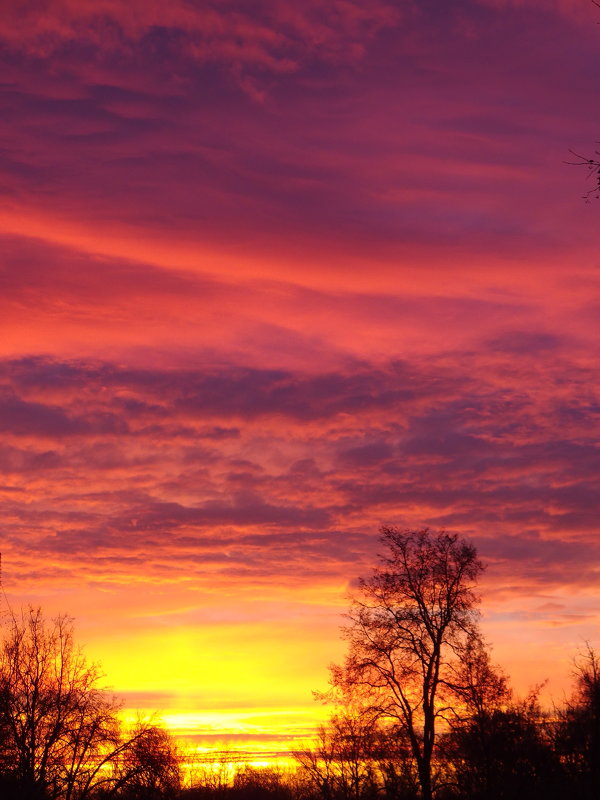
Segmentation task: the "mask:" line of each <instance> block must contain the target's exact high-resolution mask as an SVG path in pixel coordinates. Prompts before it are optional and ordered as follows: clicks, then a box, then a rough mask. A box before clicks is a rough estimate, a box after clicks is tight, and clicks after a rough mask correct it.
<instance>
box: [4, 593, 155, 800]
mask: <svg viewBox="0 0 600 800" xmlns="http://www.w3.org/2000/svg"><path fill="white" fill-rule="evenodd" d="M101 677H102V676H101V673H100V670H99V668H98V666H97V665H95V664H90V663H89V662H88V661H87V659H86V657H85V655H84V654H83V653H82V651H81V649H79V648H78V647H77V646H76V645H75V642H74V638H73V624H72V620H71V619H70V618H68V617H64V616H63V617H57V618H56V619H54V620H51V621H50V622H47V621H46V620H45V619H44V617H43V615H42V613H41V611H40V610H39V609H33V608H30V609H29V610H28V611H26V612H22V614H21V618H20V619H17V618H16V617H13V618H12V622H11V623H10V626H9V630H8V632H7V634H6V635H5V637H4V640H3V641H2V643H1V645H0V737H1V748H0V751H1V752H2V757H1V759H0V771H1V772H2V774H3V776H4V783H5V784H7V785H10V786H11V787H14V792H13V794H14V796H15V797H18V798H19V799H20V800H21V799H23V800H25V798H27V800H29V798H42V797H43V798H50V800H86V798H88V797H90V796H91V795H92V794H93V793H94V792H97V791H98V790H99V789H102V790H104V791H105V793H108V792H114V791H115V790H116V789H117V788H118V787H120V786H123V785H125V784H126V782H127V779H128V777H129V776H132V775H139V774H140V772H141V763H142V762H141V760H140V757H139V755H138V754H139V753H140V752H142V750H143V748H146V751H147V752H149V751H151V750H152V749H154V750H156V748H149V745H150V744H152V742H153V741H154V739H155V738H156V737H154V734H153V727H152V726H148V725H147V726H138V727H137V728H136V729H135V730H134V731H133V732H132V734H131V735H129V736H124V735H123V732H122V729H121V724H120V721H119V718H118V711H119V708H120V705H119V703H118V702H117V701H116V700H115V698H114V697H112V696H111V695H110V694H109V693H108V692H107V691H106V690H104V689H103V688H101V686H100V685H99V684H100V680H101ZM153 737H154V738H153ZM123 765H125V766H126V769H124V768H123ZM145 766H146V771H147V770H148V763H146V765H145ZM5 794H6V793H5Z"/></svg>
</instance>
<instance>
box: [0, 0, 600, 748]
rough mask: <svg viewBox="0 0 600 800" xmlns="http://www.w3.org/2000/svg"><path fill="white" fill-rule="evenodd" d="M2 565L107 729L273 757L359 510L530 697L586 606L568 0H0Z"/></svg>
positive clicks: (581, 296)
mask: <svg viewBox="0 0 600 800" xmlns="http://www.w3.org/2000/svg"><path fill="white" fill-rule="evenodd" d="M0 6H1V11H2V13H1V14H0V47H1V52H2V69H1V72H0V81H1V83H2V107H1V113H0V192H1V195H2V202H1V203H0V235H1V248H2V249H1V253H2V257H1V259H0V282H1V283H0V285H1V291H0V304H1V310H0V325H1V328H2V330H1V334H0V428H1V431H2V437H1V440H0V469H1V472H2V474H1V476H0V498H1V502H2V514H1V518H0V519H1V528H0V549H1V551H2V564H3V575H2V577H3V585H4V589H5V592H6V595H7V597H8V600H9V601H10V603H11V604H12V606H13V607H14V608H18V607H19V606H20V605H21V604H27V603H33V604H41V605H42V607H43V608H44V610H45V612H46V613H47V614H48V615H52V614H55V613H58V612H67V613H69V614H72V615H73V616H74V617H75V619H76V626H77V636H78V640H79V641H81V642H83V643H85V646H86V652H87V653H88V655H89V656H90V658H92V659H98V660H100V661H101V662H102V665H103V668H104V671H105V673H106V682H107V684H109V685H111V686H113V687H114V689H115V691H116V692H117V693H118V694H119V695H121V696H122V697H124V698H125V702H126V706H127V708H128V709H136V708H142V709H157V710H158V711H159V713H160V714H162V715H163V717H164V719H165V720H166V722H167V723H168V724H169V725H170V726H171V727H172V728H173V729H174V730H175V731H177V732H183V733H186V734H189V735H192V734H193V735H194V736H196V737H197V738H196V741H199V742H201V743H203V744H204V745H206V746H210V745H211V744H215V743H218V744H222V743H227V744H228V746H231V747H237V746H240V747H255V748H257V749H264V750H278V749H285V748H286V747H287V746H291V745H292V744H293V743H294V742H295V741H297V739H298V737H300V738H302V737H306V736H308V735H309V734H310V731H311V730H312V728H313V727H314V725H315V724H316V722H317V721H318V720H319V719H322V718H323V716H324V715H325V714H326V713H327V710H326V709H323V708H322V707H321V706H319V705H318V704H316V703H315V702H314V701H313V699H312V695H311V690H313V689H323V688H326V685H327V680H328V664H330V663H331V662H333V661H336V660H339V659H341V657H342V655H343V651H344V643H343V642H342V641H341V639H340V635H339V626H340V624H341V622H342V618H341V615H342V613H343V612H344V610H345V609H346V608H347V605H348V599H347V597H348V592H349V591H351V590H352V587H353V585H355V584H356V579H357V577H358V576H360V575H363V576H366V575H368V574H369V571H370V569H371V567H372V565H373V564H374V563H375V560H376V553H377V552H378V542H377V532H378V528H379V527H380V525H381V524H384V523H386V524H396V525H399V526H401V527H410V528H413V527H423V526H430V527H433V528H436V529H437V528H446V529H447V530H449V531H453V532H457V533H460V534H462V535H464V536H466V537H467V538H469V539H470V540H472V541H473V542H474V543H475V544H476V545H477V547H478V549H479V552H480V554H481V556H482V558H483V559H484V561H485V562H486V564H487V565H488V566H487V571H486V573H485V576H484V579H483V581H482V583H481V587H480V590H481V596H482V610H483V614H484V616H483V625H484V630H485V632H486V634H487V636H488V638H489V640H490V642H492V643H493V645H494V651H493V653H494V658H495V660H496V661H498V662H499V663H500V664H502V665H503V666H504V668H505V669H506V670H507V671H508V672H509V674H510V675H511V676H512V678H513V682H514V685H515V686H516V688H517V689H518V690H519V691H526V690H527V689H528V687H530V686H531V685H532V684H535V683H539V682H541V681H543V680H544V679H546V678H548V679H549V683H548V687H547V690H546V691H547V692H548V693H549V694H548V696H554V697H556V698H557V699H560V698H561V697H562V696H563V692H564V691H565V690H567V687H568V684H569V672H570V668H571V665H570V660H571V658H572V657H573V655H574V654H575V652H576V651H577V648H579V647H581V646H582V645H583V643H584V641H585V640H589V641H590V642H592V643H598V642H599V639H600V637H599V635H598V624H599V622H600V537H599V535H598V534H599V526H600V521H599V520H600V517H599V511H600V449H599V443H598V434H599V432H600V384H599V380H598V375H599V373H598V368H599V355H600V353H599V345H598V341H599V329H600V270H599V265H600V255H599V253H598V241H599V230H600V202H597V201H595V200H592V202H591V203H588V204H586V203H585V202H584V200H583V199H581V196H582V194H583V193H584V192H585V191H587V190H588V189H589V188H591V187H592V186H593V181H592V182H590V181H589V180H588V181H586V173H585V170H583V171H582V170H580V169H577V168H575V167H569V166H566V165H565V164H564V163H563V162H564V161H566V160H569V158H570V155H569V149H570V148H572V149H573V150H575V151H576V152H580V153H584V154H587V153H589V154H593V151H594V148H595V147H596V146H597V145H595V142H596V140H597V139H598V138H599V134H600V118H599V115H598V92H599V90H600V70H599V64H600V27H598V25H597V22H600V9H598V8H596V7H595V6H594V4H593V3H592V2H588V0H394V1H392V0H301V2H300V0H299V1H298V2H291V0H256V1H255V0H169V2H168V3H167V2H163V1H162V0H87V1H85V0H36V1H35V2H34V0H20V2H16V0H4V1H3V2H1V3H0Z"/></svg>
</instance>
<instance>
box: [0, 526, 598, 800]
mask: <svg viewBox="0 0 600 800" xmlns="http://www.w3.org/2000/svg"><path fill="white" fill-rule="evenodd" d="M381 542H382V545H383V548H384V550H383V552H382V555H381V556H380V558H379V563H378V564H377V565H376V567H375V568H374V570H373V572H372V574H371V575H370V576H369V577H368V578H367V579H364V580H361V581H360V584H359V589H358V591H357V593H356V595H355V597H354V599H353V601H352V605H351V608H350V611H349V614H348V620H349V622H348V625H347V626H346V628H345V631H344V635H345V638H346V640H347V641H348V652H347V656H346V658H345V660H344V662H343V663H342V664H340V665H337V666H334V667H333V668H332V677H331V688H330V690H329V691H328V692H327V693H325V694H324V695H321V697H320V699H321V700H323V701H324V702H327V703H329V704H331V706H332V709H333V713H332V716H331V718H330V721H329V723H328V724H327V725H325V726H323V727H322V728H321V729H320V730H319V731H318V735H317V737H316V738H315V741H314V742H313V743H312V744H311V745H310V746H307V747H306V748H304V749H302V750H301V751H299V752H297V753H295V754H294V755H295V761H296V767H295V769H289V770H286V771H283V770H278V769H252V768H251V767H249V766H247V765H243V764H242V765H241V766H237V767H236V766H235V765H234V764H233V763H232V762H231V761H229V760H227V759H225V760H224V761H222V763H220V764H219V763H212V764H211V763H207V762H198V760H197V757H194V756H193V754H191V753H190V752H189V750H187V751H186V750H185V749H182V747H181V746H180V745H179V744H178V743H177V742H176V741H175V740H174V739H173V738H172V737H171V736H170V735H169V733H168V732H167V731H166V730H165V729H164V728H163V727H161V726H160V725H158V724H156V723H155V722H152V721H151V720H150V721H149V720H139V721H138V722H137V723H136V724H134V725H133V726H130V727H129V728H127V727H125V726H124V724H123V722H122V721H121V718H120V715H119V710H120V705H119V703H118V702H117V701H116V700H115V698H113V697H112V696H111V695H110V694H109V693H107V692H106V691H105V690H104V689H102V688H101V674H100V672H99V670H98V668H97V666H95V665H93V664H90V663H89V662H88V661H87V660H86V658H85V656H84V655H83V653H82V652H81V650H80V649H78V648H77V647H76V645H75V643H74V640H73V628H72V623H71V621H70V620H69V619H68V618H65V617H60V618H57V619H55V620H51V621H46V620H44V618H43V616H42V614H41V612H40V611H37V610H33V609H30V610H29V611H27V612H25V613H23V614H22V615H21V617H20V618H18V619H17V618H15V617H13V618H12V621H11V622H10V623H9V626H8V628H7V631H6V634H5V636H4V638H3V640H2V643H1V646H0V647H1V649H0V798H5V799H6V800H109V799H110V798H114V799H115V800H379V799H381V800H431V799H432V798H436V800H461V799H462V798H464V800H521V798H522V799H523V800H542V799H543V800H555V799H556V800H559V798H560V800H562V798H567V797H569V798H571V797H573V798H578V800H592V799H594V800H597V798H600V660H599V658H598V656H597V654H596V652H595V651H594V649H593V648H592V647H591V646H588V647H587V648H586V649H585V650H584V651H583V652H582V653H580V654H579V655H578V656H577V657H576V658H575V661H574V677H575V682H574V687H573V693H572V697H571V698H570V699H569V700H568V701H565V702H564V703H563V704H562V705H561V706H560V707H552V708H542V706H541V704H540V698H539V689H534V690H532V691H531V692H530V694H529V695H528V696H527V697H525V698H524V699H518V698H516V697H515V696H514V695H513V692H512V691H511V689H510V686H509V680H508V677H507V676H506V675H505V674H504V673H503V671H502V670H501V669H500V668H499V667H497V666H496V665H494V664H493V663H492V661H491V658H490V654H489V648H488V647H487V645H486V642H485V640H484V638H483V636H482V635H481V632H480V629H479V616H478V611H477V602H478V598H477V595H476V594H475V588H476V583H477V579H478V577H479V575H480V574H481V571H482V569H483V566H482V564H481V562H480V561H479V560H478V558H477V553H476V551H475V548H474V547H473V546H472V545H470V544H468V543H467V542H465V541H463V540H461V539H460V538H459V537H457V536H454V535H449V534H446V533H445V532H443V531H442V532H432V531H429V530H427V529H425V530H421V531H402V530H399V529H397V528H383V529H382V536H381ZM194 760H195V761H196V763H192V762H193V761H194Z"/></svg>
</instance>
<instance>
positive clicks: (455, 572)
mask: <svg viewBox="0 0 600 800" xmlns="http://www.w3.org/2000/svg"><path fill="white" fill-rule="evenodd" d="M381 541H382V543H383V544H384V545H385V548H386V552H385V553H383V554H382V555H381V556H380V566H378V567H376V568H375V569H374V571H373V574H372V576H371V577H370V578H368V579H366V580H361V581H360V591H359V594H358V596H357V597H355V598H354V600H353V602H352V606H351V610H350V613H349V619H350V624H349V625H348V626H347V628H346V629H345V635H346V637H347V639H348V642H349V649H348V655H347V657H346V661H345V663H344V664H343V665H342V666H339V667H334V668H333V671H332V673H333V681H332V682H333V685H334V687H337V688H338V689H339V690H341V691H342V692H349V691H352V692H358V693H359V694H360V695H361V696H362V698H363V700H364V701H366V702H368V704H369V705H370V707H371V708H372V709H373V711H374V712H375V713H376V714H377V715H378V716H379V717H380V718H382V719H385V720H387V721H388V724H392V725H395V726H396V727H397V729H398V731H399V733H400V734H402V735H404V736H406V737H407V738H408V741H409V742H410V747H411V751H412V755H413V758H414V760H415V763H416V767H417V771H418V776H419V784H420V790H421V795H422V797H423V798H424V800H430V799H431V797H432V796H433V785H432V763H433V756H434V750H435V745H436V735H437V725H438V721H439V720H440V718H444V717H447V716H448V714H449V712H450V710H451V705H450V703H451V699H450V698H451V695H452V694H453V691H454V689H453V687H455V686H456V676H457V674H458V673H459V664H460V659H461V655H462V654H463V653H465V652H466V649H467V648H468V647H469V646H470V643H472V641H473V639H474V638H476V637H478V636H479V633H478V612H477V610H476V605H477V597H476V595H475V593H474V587H475V583H476V581H477V578H478V576H479V575H480V573H481V571H482V569H483V566H482V564H481V562H480V561H479V559H478V558H477V552H476V550H475V548H474V547H473V546H472V545H471V544H468V543H467V542H465V541H463V540H461V539H459V538H458V536H456V535H451V534H448V533H445V532H443V531H442V532H434V531H430V530H428V529H424V530H419V531H403V530H400V529H398V528H394V527H383V528H382V529H381Z"/></svg>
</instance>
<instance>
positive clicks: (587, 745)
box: [555, 644, 600, 800]
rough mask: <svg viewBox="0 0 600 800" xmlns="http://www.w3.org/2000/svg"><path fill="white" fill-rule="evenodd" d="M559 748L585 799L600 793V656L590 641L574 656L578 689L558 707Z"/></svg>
mask: <svg viewBox="0 0 600 800" xmlns="http://www.w3.org/2000/svg"><path fill="white" fill-rule="evenodd" d="M557 716H558V722H557V725H556V740H555V741H556V749H557V752H558V755H559V756H560V758H561V760H562V762H563V764H564V766H565V769H566V771H567V774H568V776H569V782H570V783H571V785H572V786H573V787H576V790H577V792H578V796H579V797H581V798H582V800H588V798H589V800H591V798H597V797H598V796H600V658H599V656H598V654H597V653H596V651H595V650H594V649H593V647H591V646H590V645H589V644H588V645H587V647H586V650H585V651H584V652H583V653H580V654H579V655H578V656H577V658H576V659H575V692H574V695H573V697H572V699H571V700H570V701H569V702H568V703H567V704H566V707H565V708H564V709H562V710H559V712H558V714H557Z"/></svg>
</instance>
